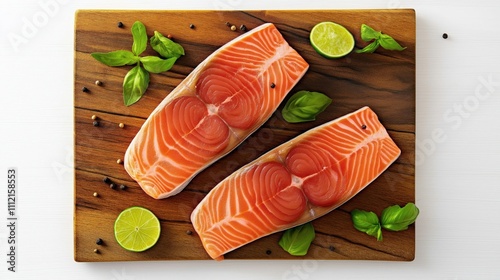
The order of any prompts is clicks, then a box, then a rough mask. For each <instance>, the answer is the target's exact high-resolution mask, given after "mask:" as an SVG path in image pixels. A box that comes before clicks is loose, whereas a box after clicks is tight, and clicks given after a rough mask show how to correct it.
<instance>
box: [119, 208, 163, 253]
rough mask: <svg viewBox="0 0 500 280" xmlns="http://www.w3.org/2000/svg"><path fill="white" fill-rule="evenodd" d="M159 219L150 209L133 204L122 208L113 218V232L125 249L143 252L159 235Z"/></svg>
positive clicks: (153, 243) (152, 244) (151, 245)
mask: <svg viewBox="0 0 500 280" xmlns="http://www.w3.org/2000/svg"><path fill="white" fill-rule="evenodd" d="M160 232H161V227H160V221H159V220H158V218H157V217H156V216H155V215H154V214H153V212H151V211H150V210H148V209H146V208H143V207H140V206H133V207H129V208H127V209H125V210H123V211H122V212H121V213H120V215H118V217H117V218H116V220H115V224H114V233H115V239H116V241H117V242H118V244H119V245H120V246H121V247H122V248H124V249H125V250H128V251H132V252H143V251H146V250H147V249H149V248H151V247H153V246H154V245H155V244H156V242H157V241H158V239H159V237H160Z"/></svg>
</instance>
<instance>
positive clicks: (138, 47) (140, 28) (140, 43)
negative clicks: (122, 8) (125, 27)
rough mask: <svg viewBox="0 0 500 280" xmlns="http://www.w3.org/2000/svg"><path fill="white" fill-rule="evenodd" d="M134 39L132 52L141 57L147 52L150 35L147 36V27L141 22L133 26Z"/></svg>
mask: <svg viewBox="0 0 500 280" xmlns="http://www.w3.org/2000/svg"><path fill="white" fill-rule="evenodd" d="M131 30H132V37H133V38H134V43H133V44H132V52H133V53H134V54H135V55H140V54H141V53H143V52H144V51H145V50H146V47H147V44H148V35H147V34H146V27H145V26H144V24H143V23H142V22H140V21H136V22H134V24H133V25H132V29H131Z"/></svg>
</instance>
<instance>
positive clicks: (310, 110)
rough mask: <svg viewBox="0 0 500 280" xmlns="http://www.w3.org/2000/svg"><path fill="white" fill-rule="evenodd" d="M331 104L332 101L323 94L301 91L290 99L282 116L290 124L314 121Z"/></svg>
mask: <svg viewBox="0 0 500 280" xmlns="http://www.w3.org/2000/svg"><path fill="white" fill-rule="evenodd" d="M330 103H332V99H330V98H329V97H328V96H326V95H324V94H322V93H319V92H314V91H306V90H301V91H299V92H297V93H295V94H294V95H292V97H290V99H288V101H287V102H286V104H285V107H283V110H282V111H281V114H282V115H283V118H284V119H285V120H286V121H287V122H290V123H299V122H306V121H314V120H315V119H316V116H317V115H318V114H319V113H321V112H323V111H324V110H325V109H326V107H328V105H330Z"/></svg>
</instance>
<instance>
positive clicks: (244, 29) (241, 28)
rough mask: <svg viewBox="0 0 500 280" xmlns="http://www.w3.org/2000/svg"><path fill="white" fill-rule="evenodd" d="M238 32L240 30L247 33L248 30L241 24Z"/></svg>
mask: <svg viewBox="0 0 500 280" xmlns="http://www.w3.org/2000/svg"><path fill="white" fill-rule="evenodd" d="M240 30H241V31H247V30H248V29H247V27H246V26H245V25H244V24H242V25H241V26H240Z"/></svg>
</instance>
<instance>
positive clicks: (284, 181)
mask: <svg viewBox="0 0 500 280" xmlns="http://www.w3.org/2000/svg"><path fill="white" fill-rule="evenodd" d="M400 154H401V150H400V149H399V148H398V147H397V146H396V144H395V143H394V141H393V140H392V139H391V138H390V137H389V135H388V134H387V131H386V129H385V128H384V126H382V124H381V123H380V122H379V120H378V117H377V116H376V114H375V113H374V112H373V111H372V110H371V109H370V108H369V107H363V108H361V109H359V110H358V111H356V112H353V113H350V114H348V115H346V116H343V117H341V118H338V119H336V120H333V121H330V122H328V123H325V124H323V125H321V126H318V127H316V128H313V129H311V130H309V131H307V132H305V133H303V134H301V135H299V136H297V137H296V138H294V139H292V140H290V141H288V142H286V143H284V144H282V145H280V146H278V147H276V148H274V149H272V150H271V151H269V152H267V153H266V154H264V155H262V156H261V157H259V158H258V159H256V160H255V161H253V162H251V163H249V164H247V165H245V166H243V167H242V168H240V169H238V170H237V171H235V172H234V173H233V174H231V175H230V176H229V177H227V178H226V179H224V180H223V181H221V182H220V183H219V184H218V185H217V186H215V187H214V188H213V189H212V190H211V191H210V192H209V193H208V194H207V195H206V196H205V198H203V200H202V201H201V202H200V203H199V204H198V206H197V207H196V208H195V209H194V211H193V212H192V214H191V222H192V223H193V226H194V228H195V230H196V232H197V233H198V235H199V236H200V238H201V241H202V243H203V246H204V247H205V250H206V251H207V253H208V254H209V255H210V257H212V258H213V259H217V260H221V259H223V255H224V254H225V253H227V252H229V251H232V250H234V249H236V248H238V247H240V246H243V245H245V244H247V243H249V242H252V241H254V240H256V239H258V238H261V237H263V236H266V235H269V234H272V233H275V232H278V231H283V230H286V229H288V228H292V227H295V226H298V225H300V224H304V223H306V222H309V221H312V220H314V219H316V218H319V217H321V216H323V215H325V214H327V213H329V212H330V211H332V210H333V209H335V208H337V207H339V206H340V205H342V204H343V203H345V202H346V201H348V200H349V199H350V198H352V197H353V196H355V195H356V194H357V193H358V192H360V191H361V190H362V189H364V188H365V187H366V186H367V185H368V184H370V183H371V182H372V181H373V180H375V179H376V178H377V177H378V176H379V175H380V174H381V173H382V172H384V170H386V169H387V168H388V167H389V166H390V165H391V164H392V163H393V162H394V161H395V160H396V159H397V158H398V157H399V155H400Z"/></svg>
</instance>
